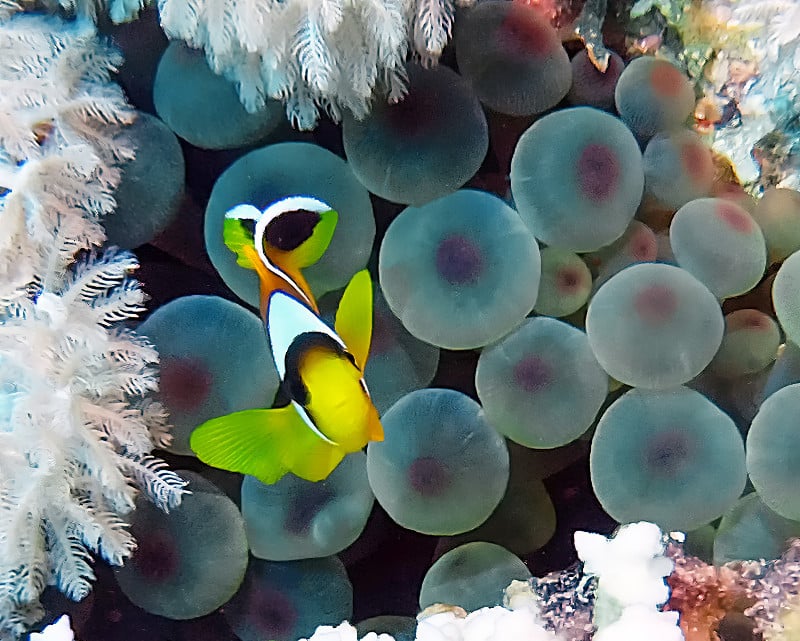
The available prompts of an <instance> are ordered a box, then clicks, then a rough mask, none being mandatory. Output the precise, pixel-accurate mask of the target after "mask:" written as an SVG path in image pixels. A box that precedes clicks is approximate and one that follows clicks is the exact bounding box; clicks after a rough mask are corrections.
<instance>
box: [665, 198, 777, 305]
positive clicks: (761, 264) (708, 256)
mask: <svg viewBox="0 0 800 641" xmlns="http://www.w3.org/2000/svg"><path fill="white" fill-rule="evenodd" d="M669 240H670V246H671V247H672V253H673V254H674V255H675V260H676V261H677V263H678V265H680V266H681V267H682V268H683V269H685V270H686V271H688V272H689V273H690V274H692V275H693V276H694V277H695V278H697V279H698V280H699V281H700V282H702V283H703V284H704V285H705V286H706V287H708V288H709V289H710V290H711V292H712V293H713V294H714V295H715V296H716V297H717V298H729V297H731V296H737V295H739V294H744V293H745V292H747V291H750V290H751V289H752V288H753V287H754V286H755V285H756V284H758V281H760V280H761V277H762V276H763V274H764V268H765V267H766V263H767V248H766V245H765V243H764V235H763V234H762V233H761V229H760V228H759V226H758V225H757V224H756V221H755V220H753V217H752V216H751V215H750V214H749V213H747V212H746V211H745V210H744V209H742V208H741V207H739V205H737V204H735V203H733V202H731V201H729V200H725V199H724V198H698V199H696V200H692V201H691V202H688V203H686V204H685V205H684V206H683V207H681V208H680V209H679V210H678V211H677V212H676V213H675V216H674V217H673V218H672V223H671V224H670V227H669Z"/></svg>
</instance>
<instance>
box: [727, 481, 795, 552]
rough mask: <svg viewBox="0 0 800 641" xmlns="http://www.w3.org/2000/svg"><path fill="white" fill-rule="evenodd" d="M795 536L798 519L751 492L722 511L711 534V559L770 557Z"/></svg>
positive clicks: (784, 549)
mask: <svg viewBox="0 0 800 641" xmlns="http://www.w3.org/2000/svg"><path fill="white" fill-rule="evenodd" d="M798 536H800V522H798V521H791V520H789V519H785V518H784V517H782V516H780V515H779V514H777V513H775V512H773V511H772V510H770V509H769V508H768V507H767V506H766V505H764V502H763V501H762V500H761V498H760V497H759V496H758V494H757V493H756V492H751V493H750V494H748V495H746V496H743V497H742V498H740V499H739V500H738V501H737V502H736V505H734V506H733V507H732V508H731V509H730V510H728V511H727V512H726V513H725V514H724V515H723V517H722V521H720V524H719V528H718V529H717V535H716V537H715V538H714V563H716V564H718V565H722V564H723V563H730V562H732V561H757V560H759V559H766V560H767V561H774V560H775V559H777V558H778V557H779V556H780V555H781V554H783V552H785V551H786V542H787V541H788V540H789V539H791V538H793V537H798Z"/></svg>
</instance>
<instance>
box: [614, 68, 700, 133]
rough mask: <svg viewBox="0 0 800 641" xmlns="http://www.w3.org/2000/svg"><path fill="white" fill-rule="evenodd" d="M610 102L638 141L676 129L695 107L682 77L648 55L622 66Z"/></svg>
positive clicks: (686, 80)
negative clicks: (623, 67) (612, 101)
mask: <svg viewBox="0 0 800 641" xmlns="http://www.w3.org/2000/svg"><path fill="white" fill-rule="evenodd" d="M614 100H615V102H616V105H617V111H618V112H619V115H620V118H622V120H623V121H625V124H627V125H628V126H629V127H630V128H631V129H632V130H633V131H634V133H636V135H638V136H641V137H642V138H649V137H650V136H653V135H655V134H656V133H658V132H659V131H668V130H670V129H675V128H676V127H679V126H680V125H682V124H683V123H684V122H685V121H686V120H687V119H688V118H689V115H690V114H691V113H692V110H693V109H694V104H695V97H694V88H693V87H692V84H691V83H690V82H689V79H688V78H687V77H686V75H685V74H684V73H683V72H682V71H680V69H678V68H677V67H675V66H674V65H673V64H672V63H671V62H669V61H668V60H664V59H662V58H654V57H651V56H642V57H640V58H636V59H635V60H632V61H631V62H630V63H629V64H628V66H627V67H625V70H624V71H623V72H622V75H620V77H619V81H618V82H617V87H616V89H615V91H614Z"/></svg>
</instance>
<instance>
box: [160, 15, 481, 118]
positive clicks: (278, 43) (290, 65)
mask: <svg viewBox="0 0 800 641" xmlns="http://www.w3.org/2000/svg"><path fill="white" fill-rule="evenodd" d="M473 2H474V0H263V1H261V2H258V1H256V0H244V1H234V0H158V4H159V10H160V14H161V24H162V26H163V27H164V30H165V31H166V33H167V35H168V36H170V37H171V38H176V39H182V40H185V41H186V42H187V43H188V44H189V45H190V46H192V47H194V48H198V49H203V50H204V51H205V53H206V57H207V59H208V62H209V65H210V66H211V68H212V69H213V70H214V71H215V72H216V73H218V74H223V75H225V77H227V78H228V79H229V80H231V81H233V82H234V83H235V84H236V86H237V89H238V91H239V97H240V99H241V102H242V104H243V105H244V106H245V108H246V109H247V110H248V111H257V110H259V109H261V108H263V106H264V104H265V102H266V100H267V99H268V98H275V99H278V100H283V101H284V102H285V103H286V112H287V115H288V117H289V119H290V120H291V121H292V123H293V124H294V125H295V126H296V127H298V128H300V129H310V128H313V127H314V125H315V124H316V122H317V119H318V117H319V109H320V108H321V109H323V110H325V111H327V112H328V113H329V114H330V115H331V116H332V117H333V118H334V119H335V120H338V119H339V118H340V117H341V113H342V111H343V110H345V109H347V110H350V111H351V112H352V113H353V114H354V115H355V116H356V117H358V118H360V117H363V116H365V115H366V114H367V113H368V112H369V109H370V102H371V100H372V98H373V92H374V91H375V90H376V89H377V90H379V91H380V92H381V93H382V95H383V96H387V97H388V99H389V100H391V101H394V100H399V99H400V98H401V97H402V96H403V94H404V93H405V80H406V74H405V66H404V65H405V61H406V57H407V53H408V49H409V42H411V43H412V45H413V50H414V52H415V53H416V54H417V56H418V57H420V58H421V59H422V61H423V62H424V63H428V64H429V63H432V62H435V61H436V60H438V58H439V55H440V54H441V52H442V49H444V46H445V44H446V43H447V41H448V39H449V37H450V34H451V30H452V23H453V18H454V14H455V7H456V5H459V6H461V5H463V6H466V5H469V4H472V3H473Z"/></svg>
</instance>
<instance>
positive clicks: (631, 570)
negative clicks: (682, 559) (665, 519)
mask: <svg viewBox="0 0 800 641" xmlns="http://www.w3.org/2000/svg"><path fill="white" fill-rule="evenodd" d="M574 539H575V550H576V551H577V552H578V557H579V558H580V559H581V561H583V572H584V574H585V575H586V576H588V577H594V578H595V579H596V580H597V588H596V591H595V604H594V617H593V621H594V624H595V627H596V632H595V635H594V638H595V639H598V640H599V641H635V640H636V639H641V638H643V637H644V636H645V635H647V636H649V637H652V638H654V639H658V640H660V641H683V638H684V637H683V633H682V632H681V629H680V627H678V614H677V613H676V612H662V611H661V610H660V606H662V605H663V604H664V603H665V602H666V601H667V599H669V586H668V585H667V583H666V581H665V578H666V577H668V576H669V575H670V574H671V573H672V570H673V568H674V562H673V561H672V559H670V558H668V557H667V556H666V555H665V543H664V540H663V535H662V532H661V529H660V528H659V527H658V526H657V525H655V524H654V523H647V522H646V521H641V522H639V523H629V524H627V525H623V526H621V527H620V528H619V529H618V530H617V532H616V534H615V535H614V536H612V537H610V538H606V537H604V536H603V535H602V534H594V533H592V532H575V537H574Z"/></svg>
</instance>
